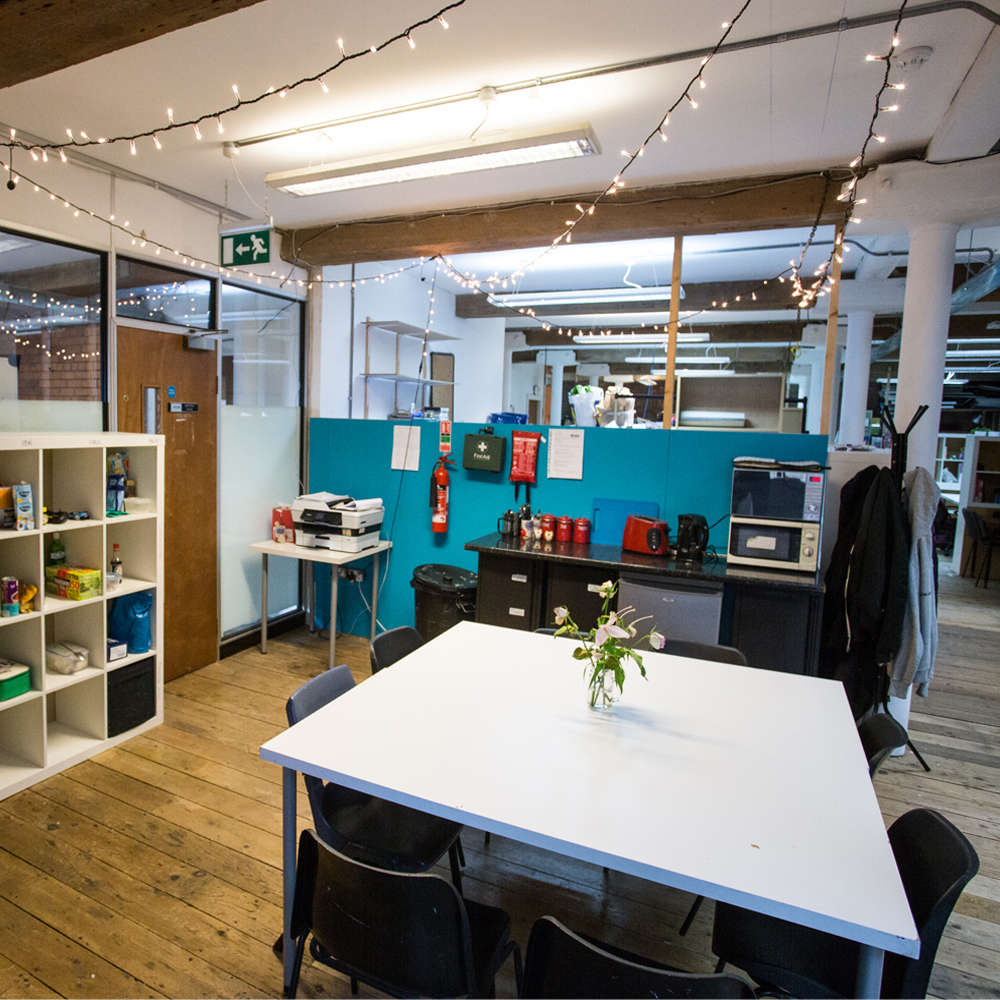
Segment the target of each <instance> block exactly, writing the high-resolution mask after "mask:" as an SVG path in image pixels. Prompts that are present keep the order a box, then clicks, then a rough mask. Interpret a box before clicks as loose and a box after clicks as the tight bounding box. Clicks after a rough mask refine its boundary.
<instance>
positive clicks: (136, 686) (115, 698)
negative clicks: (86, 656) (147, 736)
mask: <svg viewBox="0 0 1000 1000" xmlns="http://www.w3.org/2000/svg"><path fill="white" fill-rule="evenodd" d="M154 715H156V658H155V657H153V656H150V657H148V658H147V659H145V660H139V661H138V662H136V663H129V664H128V665H127V666H124V667H119V668H118V669H117V670H112V671H111V673H109V674H108V739H110V738H111V737H112V736H118V735H119V734H121V733H125V732H128V730H130V729H135V727H136V726H140V725H142V723H144V722H146V721H147V720H149V719H151V718H152V717H153V716H154Z"/></svg>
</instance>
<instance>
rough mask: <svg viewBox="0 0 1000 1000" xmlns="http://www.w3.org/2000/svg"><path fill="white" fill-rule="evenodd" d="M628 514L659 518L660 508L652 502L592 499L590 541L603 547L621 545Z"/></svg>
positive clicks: (604, 498) (607, 498)
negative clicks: (592, 510) (592, 512)
mask: <svg viewBox="0 0 1000 1000" xmlns="http://www.w3.org/2000/svg"><path fill="white" fill-rule="evenodd" d="M629 514H641V515H642V516H643V517H659V516H660V507H659V504H657V503H655V502H654V501H652V500H614V499H611V498H610V497H594V514H593V517H592V518H591V524H592V527H591V529H590V540H591V541H592V542H600V543H601V544H603V545H621V543H622V536H623V535H624V534H625V522H626V521H627V520H628V516H629Z"/></svg>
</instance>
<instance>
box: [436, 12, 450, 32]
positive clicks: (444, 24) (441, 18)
mask: <svg viewBox="0 0 1000 1000" xmlns="http://www.w3.org/2000/svg"><path fill="white" fill-rule="evenodd" d="M437 19H438V20H439V21H440V22H441V27H442V28H445V29H447V28H448V22H447V21H446V20H445V19H444V18H443V17H442V16H441V15H440V14H438V16H437Z"/></svg>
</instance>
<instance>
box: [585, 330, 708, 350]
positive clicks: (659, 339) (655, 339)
mask: <svg viewBox="0 0 1000 1000" xmlns="http://www.w3.org/2000/svg"><path fill="white" fill-rule="evenodd" d="M710 337H711V335H710V334H708V333H678V334H677V343H678V344H707V343H708V341H709V339H710ZM669 339H670V337H669V334H666V333H635V334H633V333H609V334H607V335H606V336H602V335H601V334H599V333H579V334H576V335H575V336H574V337H573V343H574V344H590V345H592V346H595V347H597V346H600V347H611V346H613V345H616V344H625V345H629V344H666V343H667V341H668V340H669Z"/></svg>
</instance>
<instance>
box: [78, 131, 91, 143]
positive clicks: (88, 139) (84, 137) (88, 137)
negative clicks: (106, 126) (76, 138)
mask: <svg viewBox="0 0 1000 1000" xmlns="http://www.w3.org/2000/svg"><path fill="white" fill-rule="evenodd" d="M80 138H81V139H83V141H84V142H90V136H89V135H87V133H86V132H80Z"/></svg>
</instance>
